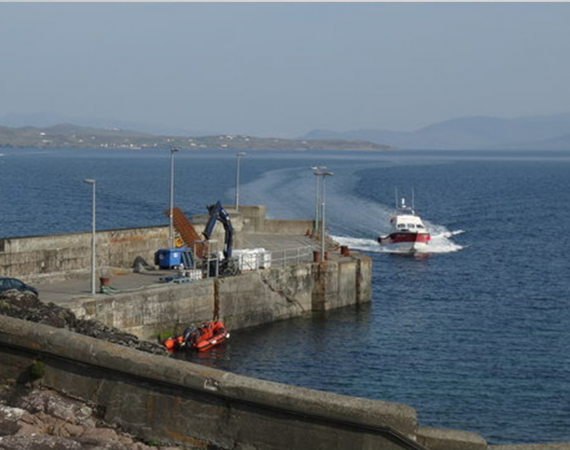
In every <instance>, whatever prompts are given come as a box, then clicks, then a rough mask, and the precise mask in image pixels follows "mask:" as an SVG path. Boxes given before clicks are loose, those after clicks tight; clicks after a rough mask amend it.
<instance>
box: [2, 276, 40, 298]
mask: <svg viewBox="0 0 570 450" xmlns="http://www.w3.org/2000/svg"><path fill="white" fill-rule="evenodd" d="M11 289H16V290H17V291H20V292H31V293H32V294H35V295H38V290H37V289H36V288H35V287H33V286H29V285H27V284H26V283H24V282H23V281H20V280H18V279H17V278H5V277H0V294H2V293H3V292H6V291H9V290H11Z"/></svg>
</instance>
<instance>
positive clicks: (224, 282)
mask: <svg viewBox="0 0 570 450" xmlns="http://www.w3.org/2000/svg"><path fill="white" fill-rule="evenodd" d="M370 278H371V261H370V259H369V258H368V257H366V256H364V255H359V254H356V253H354V254H353V256H352V257H351V258H345V259H344V260H343V261H330V262H326V263H322V264H319V263H300V264H294V265H291V266H285V267H279V268H271V269H264V270H257V271H252V272H248V273H243V274H241V275H237V276H233V277H227V278H211V279H205V280H200V281H195V282H191V283H186V284H181V285H172V284H169V285H164V286H161V285H156V286H153V287H149V288H146V289H144V290H136V291H133V292H124V293H119V294H117V295H112V296H100V295H98V296H95V297H92V296H86V297H78V298H75V299H73V300H72V301H70V302H66V304H65V306H66V307H68V308H69V309H71V310H72V311H73V312H74V313H75V314H76V315H77V316H78V317H80V318H83V319H93V320H97V321H99V322H102V323H104V324H105V325H108V326H113V327H116V328H119V329H121V330H124V331H127V332H129V333H133V334H135V335H137V336H138V337H140V338H142V339H155V338H156V336H157V335H158V334H159V333H161V332H164V331H170V332H182V331H183V330H184V329H185V328H186V327H187V326H188V325H189V324H190V323H199V322H203V321H209V320H212V318H219V319H221V320H222V321H223V322H224V324H225V325H226V327H227V328H228V329H230V330H236V329H240V328H246V327H251V326H255V325H261V324H267V323H271V322H275V321H278V320H284V319H289V318H292V317H298V316H302V315H304V314H306V313H309V312H311V311H325V310H329V309H334V308H339V307H343V306H349V305H355V304H358V303H364V302H369V301H370V295H371V293H370Z"/></svg>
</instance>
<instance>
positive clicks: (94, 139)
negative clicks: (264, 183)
mask: <svg viewBox="0 0 570 450" xmlns="http://www.w3.org/2000/svg"><path fill="white" fill-rule="evenodd" d="M1 147H12V148H85V149H132V150H139V149H153V148H170V147H177V148H180V149H189V150H359V151H382V150H396V147H392V146H389V145H383V144H378V143H372V142H367V141H362V140H350V141H348V140H344V139H281V138H268V137H254V136H244V135H230V134H223V135H214V136H200V137H189V136H164V135H153V134H148V133H141V132H138V131H130V130H124V129H120V128H90V127H83V126H79V125H72V124H62V125H55V126H51V127H46V128H36V127H20V128H12V127H2V126H0V148H1Z"/></svg>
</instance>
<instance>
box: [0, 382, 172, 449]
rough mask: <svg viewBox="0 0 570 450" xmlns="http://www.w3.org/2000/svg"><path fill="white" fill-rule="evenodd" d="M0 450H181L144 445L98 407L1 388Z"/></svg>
mask: <svg viewBox="0 0 570 450" xmlns="http://www.w3.org/2000/svg"><path fill="white" fill-rule="evenodd" d="M0 390H1V392H0V450H181V448H180V447H168V446H164V445H162V444H161V443H159V442H146V443H144V442H141V441H140V440H137V439H136V438H135V437H133V436H131V435H129V434H128V433H124V432H121V431H120V430H118V429H117V428H115V427H112V426H110V425H109V424H106V423H105V422H103V421H102V420H101V419H100V415H101V414H100V413H101V412H100V411H98V410H97V408H96V407H94V406H90V405H87V404H85V403H82V402H79V401H76V400H73V399H70V398H67V397H64V396H62V395H60V394H58V393H57V392H54V391H51V390H48V389H42V388H40V387H33V386H23V385H16V384H14V385H10V386H0Z"/></svg>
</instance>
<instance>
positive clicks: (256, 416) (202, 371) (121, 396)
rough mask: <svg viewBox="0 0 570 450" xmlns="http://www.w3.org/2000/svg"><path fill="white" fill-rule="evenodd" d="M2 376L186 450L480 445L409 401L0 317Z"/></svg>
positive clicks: (478, 448) (447, 449) (475, 449)
mask: <svg viewBox="0 0 570 450" xmlns="http://www.w3.org/2000/svg"><path fill="white" fill-rule="evenodd" d="M0 361H2V364H0V381H3V382H5V381H6V380H10V379H19V380H21V381H24V380H26V379H27V377H28V373H29V370H30V367H31V366H32V365H34V364H36V365H37V364H38V362H41V364H42V365H43V367H44V369H45V370H44V375H43V377H42V378H41V380H39V383H41V384H42V385H44V386H46V387H49V388H52V389H56V390H58V391H60V392H63V393H65V394H67V395H70V396H73V397H75V398H79V399H82V400H84V401H88V402H92V403H93V404H96V405H99V406H100V407H101V410H102V411H104V419H105V420H106V421H108V422H110V423H114V424H117V425H119V426H121V427H122V428H123V429H124V430H126V431H129V432H131V433H133V434H134V435H136V436H138V437H139V438H142V439H146V440H155V441H161V442H166V443H172V444H176V445H183V446H185V447H187V448H192V449H207V448H218V449H250V450H257V449H259V450H261V449H263V450H282V449H283V450H285V449H286V450H291V449H295V450H305V449H306V450H309V449H316V448H323V449H327V450H328V449H330V450H336V449H338V450H341V449H342V450H345V449H355V450H357V449H378V448H381V449H383V450H400V449H416V450H425V449H431V450H485V449H487V444H486V442H485V440H484V439H482V438H481V437H480V436H478V435H476V434H473V433H469V432H463V431H454V430H444V429H433V428H423V427H420V426H419V425H418V423H417V414H416V411H415V410H414V409H413V408H412V407H410V406H407V405H404V404H399V403H391V402H383V401H379V400H369V399H361V398H354V397H347V396H342V395H337V394H332V393H327V392H320V391H315V390H311V389H306V388H300V387H295V386H289V385H283V384H279V383H273V382H269V381H263V380H258V379H253V378H249V377H244V376H240V375H235V374H231V373H227V372H222V371H219V370H215V369H210V368H207V367H203V366H199V365H195V364H191V363H188V362H183V361H177V360H174V359H171V358H168V357H164V356H158V355H151V354H147V353H143V352H140V351H137V350H133V349H129V348H126V347H121V346H118V345H115V344H110V343H106V342H102V341H100V340H97V339H93V338H90V337H86V336H82V335H77V334H75V333H71V332H69V331H67V330H63V329H57V328H52V327H48V326H45V325H39V324H35V323H30V322H26V321H21V320H18V319H13V318H10V317H5V316H0Z"/></svg>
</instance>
